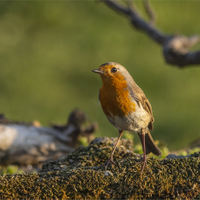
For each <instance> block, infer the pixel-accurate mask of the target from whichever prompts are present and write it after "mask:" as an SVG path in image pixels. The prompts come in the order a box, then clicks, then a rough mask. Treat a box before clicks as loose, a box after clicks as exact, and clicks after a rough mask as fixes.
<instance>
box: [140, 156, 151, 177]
mask: <svg viewBox="0 0 200 200" xmlns="http://www.w3.org/2000/svg"><path fill="white" fill-rule="evenodd" d="M142 162H143V165H142V170H141V172H140V174H142V173H143V171H144V168H145V167H146V170H147V171H149V169H148V167H147V159H146V157H144V158H143V161H142Z"/></svg>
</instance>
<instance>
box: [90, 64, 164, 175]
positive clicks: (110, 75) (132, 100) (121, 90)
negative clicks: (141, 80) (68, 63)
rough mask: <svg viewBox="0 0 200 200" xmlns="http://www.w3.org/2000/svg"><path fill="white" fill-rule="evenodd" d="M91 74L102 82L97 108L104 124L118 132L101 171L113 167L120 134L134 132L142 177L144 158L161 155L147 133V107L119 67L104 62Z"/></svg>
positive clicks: (149, 110)
mask: <svg viewBox="0 0 200 200" xmlns="http://www.w3.org/2000/svg"><path fill="white" fill-rule="evenodd" d="M92 71H93V72H95V73H98V74H99V75H100V77H101V79H102V82H103V85H102V87H101V88H100V91H99V100H100V103H101V107H102V109H103V111H104V113H105V115H106V117H107V118H108V121H109V122H110V123H111V124H113V125H114V126H115V127H116V128H117V129H118V131H119V137H118V139H117V142H116V144H115V146H114V148H113V151H112V153H111V155H110V158H109V159H108V161H107V162H106V163H105V165H106V166H105V169H107V167H108V165H109V164H115V163H114V161H113V155H114V151H115V149H116V147H117V144H118V142H119V140H120V138H121V136H122V135H123V131H134V132H137V133H138V135H139V138H140V140H141V142H142V147H143V152H144V156H143V166H142V170H141V173H142V172H143V170H144V167H145V166H146V168H147V160H146V154H149V153H151V152H152V153H153V154H155V155H157V156H159V155H161V151H160V150H159V148H158V147H157V145H156V144H155V142H154V140H153V138H152V136H151V134H150V132H149V131H152V130H153V122H154V118H153V112H152V107H151V104H150V103H149V101H148V99H147V98H146V96H145V94H144V92H143V91H142V89H141V88H140V87H139V86H138V85H137V84H136V83H135V81H134V80H133V78H132V77H131V75H130V74H129V72H128V71H127V70H126V69H125V68H124V67H123V66H122V65H120V64H118V63H115V62H108V63H105V64H102V65H101V66H100V67H99V69H94V70H92ZM147 170H148V168H147Z"/></svg>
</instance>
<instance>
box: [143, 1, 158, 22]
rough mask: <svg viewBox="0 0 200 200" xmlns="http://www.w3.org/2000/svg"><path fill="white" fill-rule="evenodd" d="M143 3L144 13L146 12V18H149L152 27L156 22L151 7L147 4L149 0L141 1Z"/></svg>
mask: <svg viewBox="0 0 200 200" xmlns="http://www.w3.org/2000/svg"><path fill="white" fill-rule="evenodd" d="M143 3H144V8H145V11H146V13H147V14H148V16H149V18H150V23H151V24H152V25H154V24H155V21H156V16H155V13H154V11H153V9H152V7H151V6H150V4H149V0H143Z"/></svg>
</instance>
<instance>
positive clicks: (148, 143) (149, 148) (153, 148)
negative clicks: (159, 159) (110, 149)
mask: <svg viewBox="0 0 200 200" xmlns="http://www.w3.org/2000/svg"><path fill="white" fill-rule="evenodd" d="M138 135H139V137H140V140H141V142H142V145H143V139H142V133H138ZM145 147H146V154H149V153H151V152H152V153H153V154H155V155H156V156H160V155H162V153H161V151H160V149H159V148H158V146H157V145H156V143H155V142H154V140H153V138H152V136H151V133H150V132H149V131H148V132H147V133H145Z"/></svg>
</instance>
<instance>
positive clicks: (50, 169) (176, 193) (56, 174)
mask: <svg viewBox="0 0 200 200" xmlns="http://www.w3.org/2000/svg"><path fill="white" fill-rule="evenodd" d="M114 140H115V139H109V138H107V137H104V138H96V139H95V140H93V141H92V143H91V144H90V145H89V146H88V147H79V148H78V149H76V150H75V151H74V152H73V153H72V154H70V155H69V156H67V157H65V158H62V159H59V160H57V161H54V162H50V163H47V164H45V165H44V166H43V171H42V172H41V173H39V174H17V175H3V176H0V198H195V197H197V195H198V194H199V193H200V187H199V186H200V173H199V169H200V163H199V153H195V154H193V155H191V157H189V158H180V159H164V160H159V159H157V158H154V157H151V158H148V161H147V163H148V169H149V170H148V171H147V170H145V171H144V172H143V174H142V175H141V174H140V171H141V165H142V162H141V161H142V157H141V156H140V155H137V154H134V153H133V149H132V142H131V141H130V140H126V139H122V141H121V143H120V145H118V147H117V149H116V152H115V155H114V159H115V161H116V165H112V166H109V167H108V171H105V168H104V166H101V165H102V164H103V163H104V162H105V161H106V160H107V159H108V157H109V155H110V152H111V150H112V144H113V142H114Z"/></svg>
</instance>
